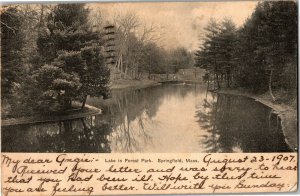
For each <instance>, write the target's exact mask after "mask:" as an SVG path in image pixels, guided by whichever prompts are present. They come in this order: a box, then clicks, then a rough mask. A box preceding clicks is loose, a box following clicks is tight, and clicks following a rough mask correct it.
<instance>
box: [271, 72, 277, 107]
mask: <svg viewBox="0 0 300 196" xmlns="http://www.w3.org/2000/svg"><path fill="white" fill-rule="evenodd" d="M272 75H273V69H271V73H270V77H269V92H270V95H271V98H272V100H273V101H276V98H275V97H274V95H273V92H272Z"/></svg>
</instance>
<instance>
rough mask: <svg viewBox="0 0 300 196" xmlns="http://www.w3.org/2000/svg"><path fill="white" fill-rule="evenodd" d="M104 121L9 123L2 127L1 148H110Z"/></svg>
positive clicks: (60, 149)
mask: <svg viewBox="0 0 300 196" xmlns="http://www.w3.org/2000/svg"><path fill="white" fill-rule="evenodd" d="M110 131H111V128H110V126H109V124H107V123H100V124H97V123H95V117H94V116H91V117H87V118H82V119H76V120H68V121H59V122H56V123H47V124H39V125H26V126H11V127H5V128H4V130H3V131H2V151H4V152H110V151H111V149H110V145H109V140H108V134H109V133H110Z"/></svg>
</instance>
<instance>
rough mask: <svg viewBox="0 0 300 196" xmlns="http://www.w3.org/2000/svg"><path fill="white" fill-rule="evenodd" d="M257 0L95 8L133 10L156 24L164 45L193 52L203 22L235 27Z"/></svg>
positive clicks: (200, 34) (98, 5)
mask: <svg viewBox="0 0 300 196" xmlns="http://www.w3.org/2000/svg"><path fill="white" fill-rule="evenodd" d="M257 3H258V2H257V1H232V2H144V3H97V4H91V5H90V6H91V7H93V8H94V9H95V10H97V9H101V10H105V12H106V13H110V14H112V13H126V12H135V13H136V15H137V16H138V17H139V18H140V20H141V21H142V23H145V24H148V25H150V24H151V23H154V24H155V25H156V26H159V29H160V31H161V34H162V39H161V40H162V44H161V45H163V46H164V47H165V48H167V49H171V48H176V47H186V48H187V49H188V50H190V51H193V50H195V49H197V48H198V47H199V43H200V41H199V39H201V37H203V35H204V30H203V28H204V27H205V26H206V24H207V22H208V21H209V19H210V18H211V17H213V18H215V19H217V20H219V21H221V20H222V19H224V18H230V19H231V20H232V21H233V22H234V23H235V24H236V25H237V27H239V26H241V25H243V24H244V22H245V20H246V19H247V18H248V17H249V16H251V14H252V12H253V11H254V9H255V7H256V5H257Z"/></svg>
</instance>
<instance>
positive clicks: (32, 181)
mask: <svg viewBox="0 0 300 196" xmlns="http://www.w3.org/2000/svg"><path fill="white" fill-rule="evenodd" d="M186 156H188V157H186ZM1 164H2V185H3V186H2V193H3V195H6V196H7V195H24V196H25V195H26V196H27V195H49V196H54V195H72V194H76V195H99V194H130V193H131V194H143V193H145V194H164V193H166V194H167V193H168V194H170V193H178V194H184V193H186V194H189V193H234V192H253V191H254V192H268V191H272V192H276V191H278V192H281V191H290V190H291V189H292V188H293V187H295V184H296V182H297V170H298V168H297V154H295V153H282V154H279V153H270V154H266V153H264V154H254V153H244V154H233V153H232V154H189V155H187V154H158V155H157V154H155V155H154V154H115V155H114V154H66V153H62V154H33V153H32V154H30V153H28V154H22V156H20V154H13V153H4V154H2V160H1Z"/></svg>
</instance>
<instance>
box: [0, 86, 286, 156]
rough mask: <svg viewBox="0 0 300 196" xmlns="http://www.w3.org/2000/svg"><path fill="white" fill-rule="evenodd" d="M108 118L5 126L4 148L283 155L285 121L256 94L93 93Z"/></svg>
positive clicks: (192, 89)
mask: <svg viewBox="0 0 300 196" xmlns="http://www.w3.org/2000/svg"><path fill="white" fill-rule="evenodd" d="M87 103H88V104H90V105H93V106H96V107H99V108H101V109H102V110H103V114H102V115H97V116H90V117H86V118H82V119H75V120H69V121H60V122H55V123H45V124H38V125H26V126H13V127H2V151H5V152H106V153H108V152H112V153H114V152H163V153H172V152H175V153H176V152H183V153H188V152H284V151H289V149H288V147H287V145H286V144H285V142H284V137H283V134H282V130H281V127H280V119H279V118H278V117H277V115H275V114H274V113H273V112H272V110H271V109H269V108H267V107H264V106H263V105H262V104H259V103H257V102H255V101H253V100H251V99H247V98H243V97H238V96H229V95H217V94H211V93H207V92H206V87H205V85H195V84H166V85H161V86H156V87H151V88H147V89H141V90H123V91H114V92H113V94H112V98H111V99H109V100H102V99H98V98H90V99H89V100H88V102H87Z"/></svg>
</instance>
